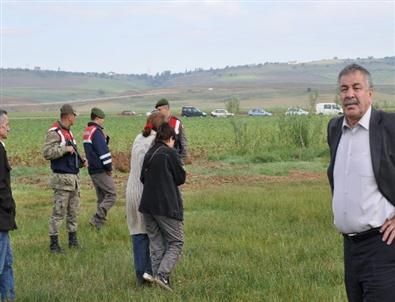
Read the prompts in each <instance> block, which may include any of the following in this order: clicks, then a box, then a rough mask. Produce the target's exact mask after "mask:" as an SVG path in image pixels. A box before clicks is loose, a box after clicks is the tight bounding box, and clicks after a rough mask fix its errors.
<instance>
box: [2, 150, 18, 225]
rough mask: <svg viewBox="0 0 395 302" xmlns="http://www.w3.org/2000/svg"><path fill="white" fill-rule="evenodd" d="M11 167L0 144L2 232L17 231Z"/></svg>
mask: <svg viewBox="0 0 395 302" xmlns="http://www.w3.org/2000/svg"><path fill="white" fill-rule="evenodd" d="M10 171H11V167H10V165H9V163H8V159H7V152H6V151H5V149H4V146H3V144H2V143H1V142H0V231H1V232H6V231H10V230H14V229H16V223H15V202H14V199H13V198H12V192H11V178H10Z"/></svg>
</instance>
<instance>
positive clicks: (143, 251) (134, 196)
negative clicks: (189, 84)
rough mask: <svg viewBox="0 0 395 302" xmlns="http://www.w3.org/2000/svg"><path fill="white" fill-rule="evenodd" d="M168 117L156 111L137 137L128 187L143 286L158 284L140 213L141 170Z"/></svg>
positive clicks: (130, 222) (134, 245) (129, 216)
mask: <svg viewBox="0 0 395 302" xmlns="http://www.w3.org/2000/svg"><path fill="white" fill-rule="evenodd" d="M164 120H165V116H164V115H163V114H162V113H161V112H159V111H154V112H153V113H151V114H150V115H149V116H148V118H147V124H146V125H145V127H144V130H143V131H142V133H140V134H139V135H137V137H136V139H135V140H134V142H133V145H132V154H131V160H130V174H129V179H128V183H127V186H126V217H127V223H128V228H129V233H130V236H131V242H132V250H133V258H134V267H135V271H136V278H137V281H136V284H137V286H138V287H141V286H143V285H144V284H145V283H146V282H148V283H151V282H153V281H154V278H153V276H152V267H151V259H150V252H149V239H148V235H147V231H146V229H145V224H144V220H143V215H142V214H141V213H140V212H139V210H138V209H139V206H140V200H141V195H142V193H143V184H142V183H141V181H140V175H141V167H142V165H143V161H144V156H145V154H146V153H147V151H148V149H149V148H151V146H152V143H153V141H154V140H155V136H156V130H157V129H158V127H159V126H160V125H161V124H162V123H163V122H164Z"/></svg>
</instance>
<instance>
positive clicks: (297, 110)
mask: <svg viewBox="0 0 395 302" xmlns="http://www.w3.org/2000/svg"><path fill="white" fill-rule="evenodd" d="M308 114H309V112H308V111H306V110H303V109H302V108H292V107H291V108H288V110H287V112H285V115H308Z"/></svg>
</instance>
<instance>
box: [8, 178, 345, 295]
mask: <svg viewBox="0 0 395 302" xmlns="http://www.w3.org/2000/svg"><path fill="white" fill-rule="evenodd" d="M118 176H120V175H118ZM118 190H119V193H120V194H119V195H120V196H121V197H120V199H119V200H118V202H117V204H116V206H115V207H114V208H113V209H111V211H110V212H109V221H108V225H107V226H106V227H105V228H104V229H103V230H102V231H100V232H96V231H94V230H92V229H91V228H90V226H89V225H88V222H87V221H88V219H89V217H90V215H91V214H92V213H93V211H94V209H95V199H94V193H93V190H92V189H90V187H89V185H88V182H87V181H85V183H84V185H83V190H82V192H81V196H82V199H81V214H80V218H79V221H80V227H79V231H78V235H79V238H80V241H81V243H82V245H83V249H82V250H78V251H70V250H68V249H67V248H66V254H65V255H50V254H49V252H48V234H47V230H48V218H49V215H50V211H51V195H52V194H51V192H50V191H49V190H46V189H45V190H43V189H42V188H39V187H37V186H34V185H26V184H25V185H23V184H20V183H19V182H18V179H16V181H15V182H14V192H15V199H16V201H17V204H18V224H19V229H18V230H17V231H15V232H13V233H12V243H13V248H14V258H15V263H14V269H15V282H16V292H17V301H40V302H45V301H50V302H53V301H344V300H345V293H344V290H343V280H342V270H343V268H342V253H341V238H340V236H339V235H337V234H336V232H335V231H334V230H333V228H332V218H331V215H330V198H329V189H328V185H327V183H326V181H325V180H319V181H315V182H311V181H292V182H288V181H286V182H268V183H256V184H250V185H247V186H246V185H242V186H238V185H237V184H232V185H222V186H210V187H206V188H205V189H200V190H193V191H192V190H189V189H188V188H186V190H184V194H183V195H184V203H185V238H186V244H185V249H184V253H183V257H182V259H181V261H180V262H179V264H178V266H177V268H176V270H175V271H174V273H173V275H172V279H171V281H172V284H173V287H174V293H168V292H164V291H162V290H160V289H159V288H156V287H152V288H145V289H138V288H136V286H135V277H134V268H133V262H132V258H131V248H130V238H129V234H128V231H127V226H126V221H125V212H124V207H125V204H124V197H123V194H122V192H123V190H124V187H123V186H118ZM66 237H67V236H66V232H65V229H64V227H63V228H61V233H60V241H61V244H62V245H63V246H65V245H66V240H67V238H66Z"/></svg>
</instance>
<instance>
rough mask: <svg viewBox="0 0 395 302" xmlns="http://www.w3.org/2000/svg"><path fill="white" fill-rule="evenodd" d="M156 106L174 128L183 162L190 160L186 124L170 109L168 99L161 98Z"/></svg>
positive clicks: (175, 145)
mask: <svg viewBox="0 0 395 302" xmlns="http://www.w3.org/2000/svg"><path fill="white" fill-rule="evenodd" d="M155 108H156V109H157V110H159V111H160V112H162V113H163V114H164V115H165V117H166V122H168V123H169V125H170V126H171V127H172V128H173V129H174V131H175V133H176V140H175V143H174V148H175V149H176V150H177V153H178V155H179V156H180V158H181V161H182V162H183V163H187V162H189V157H188V144H187V143H188V142H187V138H186V136H185V129H184V125H183V124H182V123H181V120H180V119H179V118H178V117H176V116H174V115H172V113H171V111H170V104H169V101H168V100H167V99H163V98H162V99H160V100H159V101H158V102H157V103H156V105H155Z"/></svg>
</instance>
